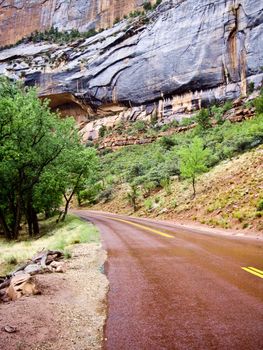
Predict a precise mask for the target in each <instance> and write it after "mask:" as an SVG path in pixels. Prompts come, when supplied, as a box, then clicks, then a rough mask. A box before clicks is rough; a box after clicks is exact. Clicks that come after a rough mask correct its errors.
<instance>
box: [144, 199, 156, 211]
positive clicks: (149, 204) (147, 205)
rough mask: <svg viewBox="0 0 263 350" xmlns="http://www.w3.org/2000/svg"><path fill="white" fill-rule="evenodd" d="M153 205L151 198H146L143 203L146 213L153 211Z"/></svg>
mask: <svg viewBox="0 0 263 350" xmlns="http://www.w3.org/2000/svg"><path fill="white" fill-rule="evenodd" d="M153 206H154V203H153V200H152V199H151V198H147V199H146V200H145V201H144V207H145V209H146V210H147V211H151V210H152V209H153Z"/></svg>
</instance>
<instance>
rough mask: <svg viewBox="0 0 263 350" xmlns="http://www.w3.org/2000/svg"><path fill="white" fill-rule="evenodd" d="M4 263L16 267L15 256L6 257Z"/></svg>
mask: <svg viewBox="0 0 263 350" xmlns="http://www.w3.org/2000/svg"><path fill="white" fill-rule="evenodd" d="M6 262H7V264H9V265H17V264H18V261H17V258H16V257H15V256H13V255H11V256H8V257H7V258H6Z"/></svg>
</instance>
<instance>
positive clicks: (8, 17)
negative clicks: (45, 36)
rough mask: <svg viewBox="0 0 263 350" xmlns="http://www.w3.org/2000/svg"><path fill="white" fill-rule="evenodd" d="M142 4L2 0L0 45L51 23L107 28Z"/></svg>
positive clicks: (133, 1)
mask: <svg viewBox="0 0 263 350" xmlns="http://www.w3.org/2000/svg"><path fill="white" fill-rule="evenodd" d="M142 3H143V0H70V1H69V0H2V1H0V46H4V45H8V44H13V43H15V42H16V41H18V40H19V39H21V38H23V37H25V36H27V35H29V34H31V33H32V32H34V31H44V30H45V29H49V28H51V26H54V27H57V28H58V29H59V30H70V29H72V28H77V29H79V31H85V30H89V29H91V28H107V27H110V26H112V24H113V23H114V21H115V20H116V19H117V18H122V17H123V16H124V15H127V14H128V13H129V12H131V11H132V10H134V9H135V8H137V7H138V6H141V5H142Z"/></svg>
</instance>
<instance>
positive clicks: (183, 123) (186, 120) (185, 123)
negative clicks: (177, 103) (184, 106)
mask: <svg viewBox="0 0 263 350" xmlns="http://www.w3.org/2000/svg"><path fill="white" fill-rule="evenodd" d="M193 123H194V120H193V119H192V118H183V119H182V120H181V121H180V123H179V125H181V126H188V125H191V124H193Z"/></svg>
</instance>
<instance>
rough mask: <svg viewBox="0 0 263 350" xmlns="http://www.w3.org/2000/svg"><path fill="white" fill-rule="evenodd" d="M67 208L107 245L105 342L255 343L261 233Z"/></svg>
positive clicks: (136, 346)
mask: <svg viewBox="0 0 263 350" xmlns="http://www.w3.org/2000/svg"><path fill="white" fill-rule="evenodd" d="M75 213H77V214H78V215H79V216H80V217H82V218H83V219H86V220H89V221H92V222H93V223H94V224H96V225H97V227H98V228H99V230H100V232H101V236H102V241H103V245H104V248H105V249H106V250H107V252H108V260H107V264H106V273H107V276H108V279H109V282H110V291H109V294H108V319H107V323H106V327H105V344H104V348H105V349H107V350H128V349H131V350H144V349H145V350H159V349H160V350H161V349H171V350H177V349H178V350H194V349H202V350H206V349H220V350H223V349H225V350H250V349H251V350H260V349H263V272H262V271H263V242H262V241H256V240H253V239H246V238H243V237H242V238H240V237H239V238H238V237H230V236H229V237H228V236H222V235H217V234H213V235H211V234H205V233H204V234H203V233H201V232H200V230H198V231H197V230H195V229H187V228H186V227H184V228H181V227H178V225H172V224H170V223H167V224H166V223H160V222H158V223H157V222H155V221H153V220H142V219H137V218H131V217H126V216H120V215H111V214H108V213H96V212H91V211H90V212H89V211H83V210H82V211H75ZM261 272H262V273H261Z"/></svg>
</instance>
